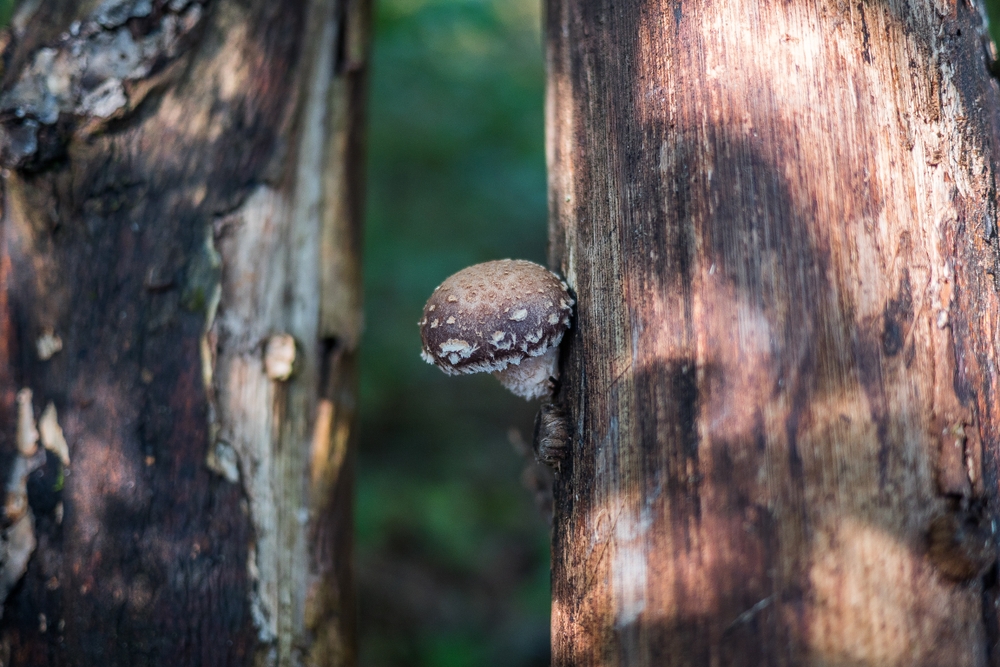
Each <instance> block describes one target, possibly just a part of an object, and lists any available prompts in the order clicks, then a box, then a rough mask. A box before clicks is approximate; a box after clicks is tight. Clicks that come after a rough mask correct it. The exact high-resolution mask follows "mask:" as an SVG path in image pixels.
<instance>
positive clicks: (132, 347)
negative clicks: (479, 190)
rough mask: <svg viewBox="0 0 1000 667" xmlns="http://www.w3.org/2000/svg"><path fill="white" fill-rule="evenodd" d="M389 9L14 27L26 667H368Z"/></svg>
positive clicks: (3, 466)
mask: <svg viewBox="0 0 1000 667" xmlns="http://www.w3.org/2000/svg"><path fill="white" fill-rule="evenodd" d="M368 12H369V7H368V3H367V2H365V1H364V0H312V1H310V2H293V3H273V2H263V1H250V2H237V1H235V0H231V1H230V0H204V1H191V0H169V1H168V0H124V1H123V0H104V1H103V2H95V1H92V2H84V3H77V2H69V0H52V1H51V2H41V3H24V4H23V5H22V8H21V10H20V11H19V14H18V15H17V16H16V17H15V20H14V21H13V24H12V28H11V29H10V31H8V32H7V33H6V34H5V35H4V37H3V41H4V43H5V44H6V50H5V51H4V54H3V57H4V62H5V69H4V72H3V87H2V90H0V129H2V131H0V161H2V163H3V165H4V167H5V170H4V171H3V178H2V205H3V209H2V217H0V480H2V481H3V484H4V487H3V488H10V484H12V483H13V481H14V478H15V477H18V476H19V475H20V477H18V479H21V477H23V478H24V480H25V488H26V491H25V497H26V501H27V503H26V505H27V508H26V509H27V510H28V513H27V514H25V515H24V516H27V517H29V518H31V521H32V524H31V525H30V526H29V527H30V528H31V535H32V539H34V540H35V542H36V543H35V544H30V541H28V540H26V539H25V535H26V534H27V531H26V525H27V524H23V523H22V522H21V517H20V516H15V515H14V514H13V513H11V512H6V513H5V514H4V515H3V516H2V517H0V531H3V532H2V533H0V590H3V587H4V585H5V584H4V582H5V581H7V579H15V577H14V574H16V575H17V576H16V581H13V582H12V583H11V584H10V586H8V588H9V589H10V594H9V595H8V596H7V599H6V601H5V602H4V601H3V600H2V597H3V596H0V602H3V618H2V621H0V663H2V664H3V665H4V667H6V666H7V665H46V664H79V665H160V664H162V665H179V664H194V663H198V664H206V665H216V664H218V665H222V664H226V665H229V664H246V665H251V664H253V665H349V664H353V663H354V655H355V648H354V636H353V635H354V630H353V623H354V618H353V614H354V600H353V594H352V591H351V577H350V554H351V541H350V529H351V484H352V480H351V466H352V460H353V454H352V451H353V438H354V435H353V424H354V402H355V394H354V385H355V377H356V372H355V355H356V346H357V339H358V334H359V329H360V318H361V315H360V271H359V263H358V250H359V243H358V234H359V224H360V218H361V201H362V191H361V175H362V173H363V168H362V157H363V155H362V140H363V137H362V128H363V123H362V114H363V93H364V83H365V71H366V45H367V31H368ZM276 336H277V337H285V338H283V340H284V339H287V340H291V341H293V344H292V345H291V346H290V349H291V354H292V355H293V356H294V359H290V358H289V359H287V362H288V364H289V367H288V369H287V370H288V371H289V372H287V373H277V372H275V371H274V370H273V365H268V364H269V363H270V362H271V361H273V360H266V359H265V348H266V346H267V343H268V340H270V339H272V338H274V337H276ZM285 347H286V348H288V346H287V345H286V346H285ZM287 352H288V350H287V349H286V354H287ZM266 362H267V363H266ZM24 388H27V389H29V390H30V391H31V394H32V396H33V397H29V399H28V405H27V407H28V410H29V411H30V413H31V414H32V419H34V416H33V415H41V417H40V421H39V422H38V430H39V432H40V436H41V441H42V445H43V446H42V447H38V448H37V452H35V453H34V454H33V455H32V458H31V460H32V461H35V462H36V463H37V465H36V467H35V468H34V469H33V470H28V471H27V472H26V473H25V474H23V475H21V473H20V472H18V471H19V470H21V471H23V469H24V468H25V466H24V465H22V464H21V463H19V461H21V460H22V459H25V455H24V454H23V452H22V451H21V450H19V449H18V441H19V437H18V431H17V428H18V426H17V425H18V423H19V421H18V418H17V414H18V408H17V400H16V396H17V394H18V391H20V390H21V389H24ZM43 407H44V408H45V409H44V410H42V408H43ZM22 421H23V420H22ZM36 459H37V461H36ZM15 538H16V539H17V540H19V542H17V543H18V544H19V545H21V546H20V547H19V548H18V550H17V553H18V554H23V553H25V551H26V549H27V547H28V546H29V545H30V546H31V549H30V550H29V551H30V554H29V556H28V557H27V558H23V560H24V563H25V567H21V566H20V565H18V562H19V561H17V560H16V559H14V558H12V557H11V556H9V555H7V553H8V552H9V553H13V551H12V550H11V548H10V547H9V545H11V544H14V540H15ZM5 549H6V551H4V550H5ZM8 564H9V565H8Z"/></svg>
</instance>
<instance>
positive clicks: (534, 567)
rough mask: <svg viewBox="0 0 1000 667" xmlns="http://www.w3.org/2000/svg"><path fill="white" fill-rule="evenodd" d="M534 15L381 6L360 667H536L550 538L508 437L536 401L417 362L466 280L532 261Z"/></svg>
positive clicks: (502, 6)
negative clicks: (425, 334) (424, 335)
mask: <svg viewBox="0 0 1000 667" xmlns="http://www.w3.org/2000/svg"><path fill="white" fill-rule="evenodd" d="M540 9H541V3H540V0H376V10H375V11H376V19H375V34H374V44H373V51H372V69H371V74H372V78H371V93H370V106H369V109H370V115H369V154H368V159H369V171H368V193H369V194H368V212H367V213H368V217H367V221H366V230H365V257H364V265H365V301H366V304H367V307H366V328H365V337H364V340H363V341H362V352H361V355H362V364H361V424H360V434H361V443H360V450H359V451H360V454H359V462H358V484H357V489H358V495H357V538H356V539H357V556H356V563H357V576H358V587H359V598H360V638H359V639H360V646H361V665H363V666H364V667H391V666H396V665H399V666H402V665H407V666H424V665H426V666H428V667H430V666H433V667H465V666H468V667H473V666H475V667H488V666H491V665H496V666H498V667H500V666H503V667H521V666H524V667H529V666H536V665H537V666H541V665H548V664H549V627H548V626H549V569H548V568H549V545H548V540H549V529H548V525H547V523H546V522H545V520H543V519H542V517H541V514H540V513H539V512H538V511H537V510H536V508H535V506H534V501H533V498H532V495H531V493H530V492H529V491H528V490H527V489H526V488H524V487H523V486H522V484H521V482H520V475H521V472H522V469H523V467H524V461H523V459H521V458H520V457H519V455H518V454H517V453H516V452H515V450H514V448H513V447H512V445H511V443H510V442H509V440H508V430H509V429H510V428H516V429H519V430H520V432H521V433H522V434H523V435H524V437H525V438H529V437H530V433H531V428H532V422H533V419H534V412H535V410H536V409H537V403H534V404H529V403H528V402H527V401H524V400H522V399H519V398H516V397H514V396H512V395H511V394H509V393H507V392H506V391H505V390H503V389H502V388H501V387H500V385H499V384H498V383H497V382H496V381H495V380H493V378H491V377H489V376H481V375H477V376H469V377H447V376H445V375H444V374H443V373H441V371H439V370H437V369H436V368H434V367H433V366H430V365H428V364H426V363H424V362H423V361H422V360H421V359H420V356H419V352H420V337H419V333H418V331H417V320H418V319H420V314H421V309H422V308H423V305H424V301H425V300H426V299H427V297H428V296H429V295H430V293H431V292H432V291H433V290H434V288H435V287H436V286H437V285H438V284H439V283H440V282H441V281H442V280H444V279H445V278H446V277H447V276H448V275H450V274H451V273H453V272H455V271H458V270H459V269H462V268H464V267H466V266H468V265H469V264H474V263H476V262H481V261H485V260H490V259H499V258H504V257H517V258H523V259H531V260H535V261H537V262H540V263H544V262H545V247H546V233H547V232H546V206H547V205H546V186H545V157H544V145H543V141H544V133H543V113H542V111H543V95H544V87H545V75H544V62H543V54H542V46H541V41H540V24H541V16H540Z"/></svg>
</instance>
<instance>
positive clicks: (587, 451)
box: [546, 0, 1000, 667]
mask: <svg viewBox="0 0 1000 667" xmlns="http://www.w3.org/2000/svg"><path fill="white" fill-rule="evenodd" d="M980 9H981V8H980V7H978V6H976V5H974V4H971V3H969V2H966V1H965V0H955V1H949V0H914V1H913V2H900V1H896V0H884V1H881V0H863V1H861V2H850V3H848V2H841V1H837V0H828V1H823V0H820V1H816V2H792V3H788V2H779V1H777V0H758V1H757V2H749V3H745V2H728V1H727V0H707V1H705V2H698V3H688V2H679V1H678V0H673V1H670V2H668V1H667V0H616V1H614V2H611V1H610V0H599V1H597V2H574V1H571V0H548V2H547V28H546V30H547V59H548V68H549V69H548V76H549V89H548V103H547V112H546V113H547V127H548V139H547V141H548V159H549V167H550V211H551V227H550V236H551V240H552V255H551V257H550V260H551V263H552V266H554V267H559V268H560V269H561V270H562V272H563V274H564V275H565V276H566V278H567V280H568V282H569V284H570V285H571V287H572V288H573V289H574V290H575V293H576V297H577V303H578V306H577V319H576V323H575V328H574V330H573V334H572V335H571V336H570V337H569V338H568V346H567V351H566V353H565V354H564V359H563V364H564V365H563V386H562V388H561V393H560V395H559V398H560V400H561V401H562V402H563V404H564V405H565V407H566V409H567V410H568V412H569V415H570V417H569V419H570V425H571V427H572V429H571V430H572V433H573V435H572V442H571V458H570V459H569V460H568V461H567V462H565V463H563V464H562V466H561V469H560V472H559V476H558V479H557V482H556V488H555V527H554V538H553V618H552V628H553V646H554V664H555V665H574V666H583V665H752V666H758V665H761V666H763V665H841V666H850V667H887V666H892V665H900V666H903V665H906V666H910V665H953V666H965V665H987V664H992V665H996V664H1000V649H998V648H997V642H998V639H1000V626H998V619H997V612H996V609H997V605H998V587H997V573H996V566H995V563H994V561H995V554H996V546H997V536H996V517H997V513H998V508H1000V506H998V487H997V484H998V475H997V457H998V454H1000V394H998V384H997V383H998V376H997V364H998V360H1000V354H998V353H1000V338H998V325H1000V307H998V306H1000V303H998V301H1000V299H998V279H997V271H998V267H997V263H998V244H997V233H996V230H997V210H996V199H997V166H998V158H1000V143H998V142H1000V123H998V120H1000V117H998V114H997V112H998V110H1000V96H998V87H997V83H996V82H995V81H994V80H992V79H991V78H990V74H989V71H990V66H991V64H992V63H991V59H992V58H994V57H995V56H994V55H993V53H992V52H991V51H990V47H989V46H988V45H989V44H990V43H989V42H988V39H987V37H986V34H985V30H984V26H983V20H982V19H981V13H980Z"/></svg>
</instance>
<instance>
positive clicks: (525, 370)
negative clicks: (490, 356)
mask: <svg viewBox="0 0 1000 667" xmlns="http://www.w3.org/2000/svg"><path fill="white" fill-rule="evenodd" d="M493 377H495V378H496V379H497V380H500V384H502V385H503V386H505V387H507V389H509V390H510V391H511V392H513V393H514V394H516V395H518V396H520V397H521V398H526V399H528V400H529V401H530V400H531V399H533V398H539V397H542V396H549V395H550V394H551V393H552V380H554V379H556V378H558V377H559V347H558V346H557V347H550V348H549V349H548V350H546V351H545V353H544V354H541V355H539V356H537V357H528V358H527V359H524V360H523V361H521V363H519V364H511V365H510V366H507V368H505V369H503V370H502V371H493Z"/></svg>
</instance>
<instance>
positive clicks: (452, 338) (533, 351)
mask: <svg viewBox="0 0 1000 667" xmlns="http://www.w3.org/2000/svg"><path fill="white" fill-rule="evenodd" d="M572 312H573V298H572V297H571V296H570V295H569V292H568V291H567V288H566V284H565V283H564V282H562V281H561V280H560V279H559V278H558V277H557V276H556V275H555V274H554V273H552V272H551V271H549V270H548V269H546V268H545V267H543V266H539V265H538V264H535V263H534V262H527V261H524V260H518V259H501V260H497V261H493V262H484V263H482V264H476V265H474V266H470V267H469V268H467V269H462V270H461V271H459V272H458V273H456V274H455V275H453V276H451V277H450V278H448V279H447V280H445V281H444V282H443V283H441V285H440V286H438V288H437V289H435V290H434V293H433V294H431V297H430V298H429V299H428V300H427V304H426V305H425V306H424V315H423V318H421V320H420V337H421V339H422V340H423V352H422V354H421V356H422V357H423V358H424V360H425V361H427V362H428V363H432V364H434V365H435V366H437V367H438V368H440V369H441V370H443V371H444V372H445V373H448V374H449V375H460V374H463V373H478V372H480V371H501V370H503V369H505V368H506V367H507V366H509V365H511V364H519V363H521V361H522V360H524V359H528V358H531V357H537V356H540V355H542V354H544V353H545V351H546V350H547V349H549V348H551V347H553V346H556V345H558V344H559V342H560V341H561V340H562V337H563V334H564V333H566V330H567V329H568V328H569V325H570V316H571V314H572Z"/></svg>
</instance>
